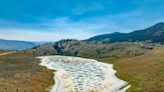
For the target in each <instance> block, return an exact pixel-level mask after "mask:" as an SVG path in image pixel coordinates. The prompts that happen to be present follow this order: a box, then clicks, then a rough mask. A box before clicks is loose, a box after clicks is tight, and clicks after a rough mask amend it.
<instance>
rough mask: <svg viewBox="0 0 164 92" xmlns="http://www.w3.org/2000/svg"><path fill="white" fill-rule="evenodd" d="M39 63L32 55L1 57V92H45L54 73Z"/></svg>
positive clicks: (19, 53) (15, 54)
mask: <svg viewBox="0 0 164 92" xmlns="http://www.w3.org/2000/svg"><path fill="white" fill-rule="evenodd" d="M39 63H40V61H39V59H36V58H34V57H33V56H32V54H31V53H23V52H18V53H14V54H10V55H5V56H0V92H45V89H46V88H48V87H49V86H50V85H52V84H53V80H52V79H53V72H52V71H51V70H48V69H46V68H45V67H42V66H39Z"/></svg>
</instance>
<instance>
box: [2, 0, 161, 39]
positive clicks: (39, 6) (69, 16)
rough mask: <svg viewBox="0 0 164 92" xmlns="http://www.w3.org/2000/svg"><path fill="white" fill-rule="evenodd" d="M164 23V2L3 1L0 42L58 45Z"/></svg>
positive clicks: (150, 0)
mask: <svg viewBox="0 0 164 92" xmlns="http://www.w3.org/2000/svg"><path fill="white" fill-rule="evenodd" d="M158 22H164V0H0V39H12V40H25V41H57V40H60V39H66V38H74V39H80V40H81V39H86V38H89V37H92V36H95V35H99V34H106V33H112V32H124V33H127V32H131V31H134V30H138V29H144V28H146V27H149V26H151V25H154V24H156V23H158Z"/></svg>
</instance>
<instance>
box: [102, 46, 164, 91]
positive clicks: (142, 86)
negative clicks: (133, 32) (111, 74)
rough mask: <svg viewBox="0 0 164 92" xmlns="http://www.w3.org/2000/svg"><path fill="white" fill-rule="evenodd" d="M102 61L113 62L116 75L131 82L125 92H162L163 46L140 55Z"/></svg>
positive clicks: (163, 87) (163, 82) (163, 77)
mask: <svg viewBox="0 0 164 92" xmlns="http://www.w3.org/2000/svg"><path fill="white" fill-rule="evenodd" d="M103 62H106V63H113V64H114V68H115V69H116V70H117V73H116V75H117V76H118V77H119V78H121V79H123V80H125V81H128V82H129V83H130V84H131V88H129V89H128V90H127V92H164V47H157V48H155V49H154V50H152V51H150V52H148V53H146V54H144V55H141V56H136V57H130V58H124V59H113V60H105V61H103Z"/></svg>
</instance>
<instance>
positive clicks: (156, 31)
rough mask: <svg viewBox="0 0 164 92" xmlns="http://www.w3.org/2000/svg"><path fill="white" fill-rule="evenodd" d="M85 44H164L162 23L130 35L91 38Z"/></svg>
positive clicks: (116, 34)
mask: <svg viewBox="0 0 164 92" xmlns="http://www.w3.org/2000/svg"><path fill="white" fill-rule="evenodd" d="M85 41H87V42H96V43H114V42H123V41H132V42H135V41H151V42H155V43H164V23H163V22H161V23H157V24H155V25H154V26H152V27H149V28H146V29H143V30H137V31H133V32H130V33H119V32H115V33H111V34H103V35H98V36H95V37H91V38H89V39H87V40H85Z"/></svg>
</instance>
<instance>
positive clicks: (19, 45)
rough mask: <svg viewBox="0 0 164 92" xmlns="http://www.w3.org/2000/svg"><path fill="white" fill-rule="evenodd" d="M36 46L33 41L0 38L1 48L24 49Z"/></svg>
mask: <svg viewBox="0 0 164 92" xmlns="http://www.w3.org/2000/svg"><path fill="white" fill-rule="evenodd" d="M34 46H36V44H35V43H32V42H26V41H14V40H3V39H0V49H1V50H24V49H29V48H32V47H34Z"/></svg>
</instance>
